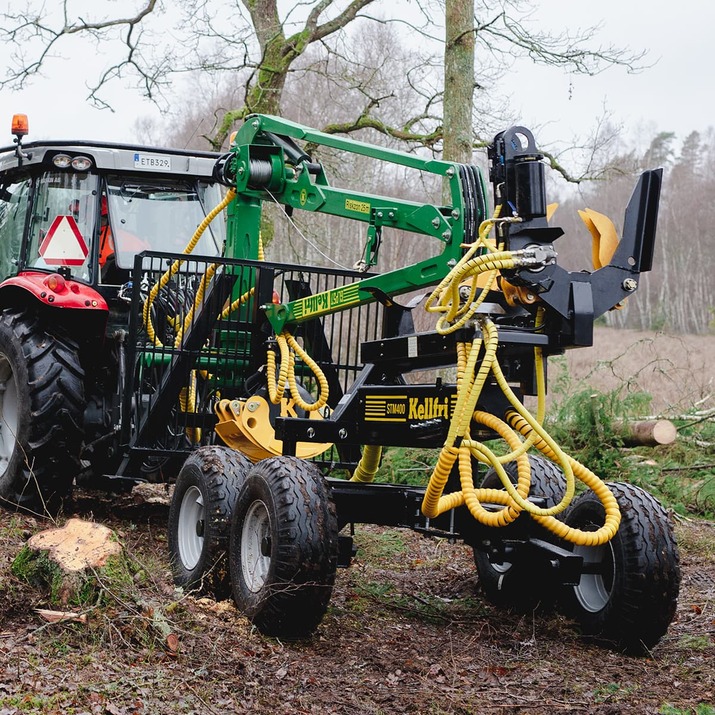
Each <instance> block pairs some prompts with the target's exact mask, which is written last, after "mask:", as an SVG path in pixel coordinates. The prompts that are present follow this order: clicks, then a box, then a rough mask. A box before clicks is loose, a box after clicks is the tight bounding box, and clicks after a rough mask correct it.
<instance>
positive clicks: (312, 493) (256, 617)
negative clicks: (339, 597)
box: [169, 446, 338, 638]
mask: <svg viewBox="0 0 715 715" xmlns="http://www.w3.org/2000/svg"><path fill="white" fill-rule="evenodd" d="M169 552H170V556H171V559H172V568H173V573H174V580H175V582H176V583H177V584H178V585H180V586H183V587H184V588H189V589H196V590H203V591H206V592H211V593H213V594H214V595H215V596H216V597H218V598H222V597H225V596H227V595H228V594H229V593H232V594H233V598H234V601H235V602H236V605H237V606H238V608H239V610H241V611H242V612H243V613H244V614H245V615H246V616H247V617H248V618H249V619H250V620H251V621H252V623H253V624H254V625H255V626H256V627H257V628H258V629H259V630H260V631H261V632H262V633H264V634H266V635H271V636H277V637H281V638H300V637H304V636H307V635H309V634H310V633H311V632H312V631H313V630H315V628H316V627H317V626H318V624H319V623H320V621H321V620H322V618H323V616H324V615H325V612H326V610H327V607H328V603H329V601H330V595H331V592H332V587H333V583H334V580H335V571H336V567H337V560H338V522H337V516H336V511H335V505H334V503H333V500H332V496H331V493H330V488H329V487H328V485H327V482H326V481H325V479H324V477H323V475H322V474H321V473H320V471H319V470H318V469H317V467H315V466H314V465H313V464H311V463H309V462H304V461H302V460H300V459H297V458H295V457H273V458H270V459H265V460H263V461H261V462H258V463H257V464H255V465H252V464H251V462H250V461H249V460H248V459H246V457H244V456H243V455H241V454H239V453H237V452H235V451H233V450H231V449H228V448H226V447H220V446H211V447H201V448H199V449H198V450H196V451H195V452H194V453H193V454H192V455H191V456H190V457H189V458H188V459H187V460H186V463H185V464H184V467H183V468H182V470H181V472H180V473H179V477H178V479H177V482H176V488H175V491H174V496H173V499H172V504H171V509H170V512H169Z"/></svg>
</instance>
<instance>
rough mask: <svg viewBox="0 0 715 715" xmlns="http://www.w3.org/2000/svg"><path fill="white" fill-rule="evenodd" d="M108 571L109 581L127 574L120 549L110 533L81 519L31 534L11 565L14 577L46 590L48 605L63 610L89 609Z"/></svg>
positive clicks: (107, 529)
mask: <svg viewBox="0 0 715 715" xmlns="http://www.w3.org/2000/svg"><path fill="white" fill-rule="evenodd" d="M108 570H111V572H112V573H111V574H109V575H108V579H109V580H110V581H111V580H114V579H115V578H116V573H117V571H119V572H123V573H127V569H126V564H125V563H124V554H123V549H122V546H121V545H120V544H119V542H118V541H117V540H116V536H115V534H114V532H113V531H112V530H111V529H109V528H107V527H106V526H102V525H101V524H96V523H94V522H89V521H83V520H81V519H70V520H69V521H67V523H66V524H65V525H64V526H62V527H60V528H55V529H47V530H46V531H41V532H40V533H38V534H35V535H34V536H32V537H31V538H30V539H29V540H28V542H27V543H26V544H25V546H24V547H23V549H22V551H21V552H20V553H19V554H18V555H17V557H16V558H15V560H14V561H13V564H12V572H13V573H14V574H15V576H17V577H18V578H21V579H22V580H24V581H27V582H28V583H30V584H32V585H35V586H37V587H40V588H47V589H49V593H50V602H51V603H52V604H53V605H55V606H63V607H66V606H67V605H75V606H84V605H89V604H90V603H91V602H92V601H93V600H95V599H96V598H97V596H98V594H99V592H100V591H101V582H102V580H103V574H105V573H106V572H107V571H108ZM130 578H131V577H130Z"/></svg>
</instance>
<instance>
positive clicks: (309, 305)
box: [292, 283, 360, 320]
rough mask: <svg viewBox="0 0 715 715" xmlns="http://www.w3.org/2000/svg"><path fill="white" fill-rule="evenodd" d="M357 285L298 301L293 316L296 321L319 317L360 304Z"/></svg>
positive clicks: (295, 303)
mask: <svg viewBox="0 0 715 715" xmlns="http://www.w3.org/2000/svg"><path fill="white" fill-rule="evenodd" d="M359 290H360V287H359V285H358V284H357V283H351V284H350V285H346V286H343V287H342V288H334V289H333V290H329V291H326V292H325V293H317V294H316V295H309V296H308V297H307V298H301V299H300V300H296V301H295V302H294V303H293V305H292V308H293V316H294V317H295V318H296V320H299V319H301V318H309V317H317V316H319V315H324V314H325V313H329V312H331V311H335V310H338V309H340V308H346V307H348V306H350V305H353V304H355V303H358V302H359V296H358V291H359Z"/></svg>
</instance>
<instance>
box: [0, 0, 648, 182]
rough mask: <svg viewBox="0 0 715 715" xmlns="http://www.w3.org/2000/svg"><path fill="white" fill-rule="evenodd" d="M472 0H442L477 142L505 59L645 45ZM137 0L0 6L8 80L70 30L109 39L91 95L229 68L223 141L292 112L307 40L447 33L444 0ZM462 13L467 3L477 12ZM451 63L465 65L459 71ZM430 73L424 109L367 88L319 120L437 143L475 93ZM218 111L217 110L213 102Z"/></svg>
mask: <svg viewBox="0 0 715 715" xmlns="http://www.w3.org/2000/svg"><path fill="white" fill-rule="evenodd" d="M472 2H473V0H446V9H447V11H448V12H447V19H448V22H449V23H451V22H452V19H451V18H452V12H453V11H455V10H456V11H458V13H457V14H458V15H459V17H460V18H461V19H460V21H459V23H460V24H459V25H454V27H456V29H455V30H454V31H453V30H452V29H450V30H448V32H449V33H450V35H449V37H448V38H447V45H446V47H447V52H448V54H449V52H450V51H452V50H453V51H454V53H453V57H454V58H455V60H456V62H457V64H455V65H452V64H450V63H451V59H450V58H447V61H446V63H445V66H446V76H445V78H444V79H445V80H446V82H447V84H446V87H447V88H448V87H449V83H450V80H451V79H453V78H455V77H458V78H459V79H464V80H465V81H467V82H468V83H470V84H471V86H472V87H475V86H476V87H478V88H479V95H478V98H479V102H478V103H479V105H480V108H481V109H480V112H479V113H478V114H477V115H476V116H474V115H473V116H472V120H473V126H474V127H475V130H476V132H475V133H476V137H472V138H473V140H474V141H476V143H480V142H481V140H482V139H483V138H484V137H488V131H489V130H490V129H491V128H492V126H493V122H490V121H489V119H490V116H491V112H490V110H489V108H488V107H487V108H484V107H485V104H486V101H485V100H487V99H488V97H489V91H490V89H491V87H492V84H493V81H494V80H495V79H496V78H498V77H499V76H500V75H502V74H503V73H504V72H506V71H508V69H509V67H510V65H511V63H512V62H513V59H514V58H515V57H517V56H521V57H529V58H531V59H532V60H533V61H535V62H541V63H546V64H549V65H554V66H557V67H560V68H563V69H565V70H566V71H571V72H579V73H586V74H595V73H597V72H600V71H602V70H603V69H604V68H606V67H608V66H611V65H620V66H624V67H626V68H629V69H632V68H634V67H635V66H636V65H637V64H638V62H639V60H640V55H639V54H637V53H636V54H633V53H629V52H627V51H624V50H621V49H618V48H614V47H597V48H596V49H592V48H590V47H589V43H591V42H592V41H593V40H594V32H595V30H593V29H589V30H586V31H583V32H579V33H576V34H571V33H558V34H549V33H546V32H543V31H542V30H540V29H539V28H538V27H535V26H534V24H533V21H532V20H531V17H530V16H531V12H532V11H533V0H479V2H478V3H477V10H476V17H471V7H472V6H471V3H472ZM460 3H462V4H461V5H460ZM135 5H137V7H136V9H135V10H134V11H133V12H127V13H126V14H122V15H121V16H116V15H115V14H112V11H113V10H114V9H115V8H114V4H113V3H111V4H110V3H109V0H97V1H95V2H93V3H92V4H91V6H89V5H87V4H86V3H85V2H83V1H82V0H62V1H61V2H58V3H42V2H41V1H40V0H27V2H26V4H25V6H20V5H17V6H15V8H14V9H13V10H8V11H6V12H3V13H2V14H0V17H1V18H2V24H1V27H0V41H2V42H3V43H4V45H5V48H6V50H9V51H10V57H9V60H8V61H7V63H6V67H5V75H4V77H3V78H2V79H0V88H3V87H10V88H21V87H23V86H24V85H25V84H26V83H27V82H29V81H31V80H32V79H34V78H35V77H36V76H37V75H38V74H40V73H41V72H42V71H43V68H45V67H46V66H47V65H48V64H49V63H51V62H53V61H55V60H56V59H57V57H58V56H61V55H62V53H63V52H64V51H65V45H66V43H68V42H70V41H72V40H73V39H74V40H75V41H77V40H79V39H81V40H83V41H85V42H87V43H95V44H96V45H97V46H99V45H101V48H102V53H103V56H105V55H106V57H107V66H105V67H103V68H102V69H99V70H98V71H97V72H96V73H95V74H94V75H90V76H89V77H88V96H89V98H90V100H91V101H93V102H95V104H97V105H98V106H107V104H108V101H107V99H106V96H107V95H106V89H107V87H108V86H109V85H110V84H111V83H113V82H117V81H123V82H132V83H134V84H135V85H136V86H137V88H138V89H140V91H141V92H142V93H143V94H144V95H145V96H146V97H148V98H150V99H153V100H154V101H156V102H159V103H162V102H165V101H166V99H167V97H168V96H169V92H170V90H171V87H172V81H173V80H174V79H176V78H181V77H189V76H191V77H193V76H194V75H196V74H199V75H202V76H208V77H210V78H211V82H212V83H213V84H214V85H215V86H225V85H224V83H223V82H222V81H221V78H222V77H230V78H231V80H232V82H233V84H234V86H236V85H237V84H238V83H239V81H240V83H241V84H242V85H243V87H244V88H245V89H244V91H243V92H242V93H241V96H240V97H239V96H234V97H232V98H231V101H232V104H231V105H230V106H224V107H222V109H221V110H220V111H218V112H217V113H216V122H215V126H212V127H211V132H210V134H207V137H206V138H207V140H208V141H209V142H210V144H211V146H212V147H214V148H220V147H221V146H222V145H223V144H224V142H225V139H226V137H227V136H228V134H229V132H230V131H231V130H232V128H233V127H234V126H235V125H236V123H237V122H238V121H240V120H241V119H242V118H243V117H245V116H246V115H247V114H248V113H251V112H263V113H269V114H270V113H273V114H276V113H286V112H285V109H286V108H285V107H284V106H282V104H281V100H282V97H283V93H284V91H285V88H286V82H287V79H288V78H289V76H290V74H291V73H292V72H294V71H296V70H297V69H299V68H301V69H302V71H305V65H301V64H300V60H301V58H304V57H305V56H306V53H307V51H308V50H309V49H310V48H319V52H317V53H314V54H313V56H314V57H315V56H318V57H322V59H324V58H325V57H326V56H337V57H341V59H343V60H349V58H348V57H346V56H345V55H342V56H341V54H340V50H341V42H342V41H343V40H344V37H345V30H346V28H347V27H348V26H352V25H353V24H354V23H355V22H357V21H362V22H371V23H372V24H375V23H380V24H383V23H386V22H389V23H392V24H394V25H395V27H397V28H398V33H399V32H400V31H401V30H402V28H404V27H405V26H406V25H407V26H409V30H410V33H411V34H412V35H415V33H417V34H418V35H419V36H421V38H422V39H423V42H422V44H423V45H424V47H428V48H430V51H431V52H432V53H433V54H434V55H437V56H439V55H440V54H441V47H442V45H443V37H442V36H441V31H440V29H439V28H440V27H441V26H442V23H443V21H444V16H445V9H444V7H441V6H440V5H437V6H432V5H428V4H424V5H422V4H421V3H418V4H417V5H416V9H417V16H416V17H414V18H394V17H389V15H388V13H389V10H390V8H389V7H387V6H386V4H383V3H379V2H378V0H305V2H301V3H295V4H288V5H287V6H280V7H279V4H278V1H277V0H240V2H235V1H234V2H222V1H221V0H185V2H184V3H182V5H181V8H180V9H178V10H177V9H176V8H174V7H172V8H168V7H165V6H164V5H162V4H161V3H160V2H157V0H135ZM413 7H415V6H413ZM370 13H373V14H370ZM380 13H382V14H380ZM465 13H469V16H470V19H469V21H466V17H467V15H466V14H465ZM470 25H471V27H470ZM472 46H474V47H475V48H476V52H477V57H478V62H477V71H476V76H475V73H474V72H472V70H471V69H470V68H469V67H468V65H467V64H464V63H468V62H469V58H468V56H469V55H470V53H471V47H472ZM419 54H424V53H423V52H420V53H419ZM457 57H458V59H456V58H457ZM455 67H457V68H458V69H457V72H459V75H455V73H454V72H455V70H454V68H455ZM459 68H462V69H459ZM89 71H90V72H91V71H92V70H91V69H90V70H89ZM423 80H424V75H422V76H419V75H417V76H413V77H410V76H409V75H408V76H406V77H405V78H404V79H403V78H402V77H399V82H398V81H396V82H395V84H399V83H402V82H407V84H408V85H409V86H410V87H411V89H412V90H413V91H414V92H415V93H416V94H417V95H422V99H423V107H422V110H421V111H418V112H417V113H416V114H414V115H412V116H409V117H406V118H403V121H401V122H397V123H392V122H390V121H389V120H388V119H387V115H388V114H389V112H385V108H386V107H388V105H389V102H386V101H385V99H386V97H384V96H379V95H372V94H365V95H364V96H363V98H362V102H361V103H359V104H358V105H356V106H354V107H353V112H352V115H351V116H350V117H347V118H345V119H342V120H339V121H336V120H334V118H333V117H332V116H326V117H325V120H324V121H323V122H321V124H327V126H326V129H327V130H328V131H334V132H348V131H359V130H362V129H365V128H371V129H372V130H374V131H377V132H379V133H382V134H384V135H386V136H391V137H396V138H398V139H400V140H406V141H409V142H413V143H421V144H423V145H427V146H431V147H435V146H437V145H438V144H440V145H441V141H442V138H443V135H444V130H443V127H444V126H445V125H447V124H449V125H450V127H452V126H457V119H456V114H455V112H462V113H463V112H464V111H465V110H466V107H469V108H471V107H472V104H473V103H472V102H469V101H468V99H465V100H464V101H463V102H461V103H460V100H458V99H456V98H455V99H454V104H452V103H451V102H452V98H453V97H454V95H453V94H450V90H449V89H446V90H445V92H446V94H444V99H445V101H446V102H447V105H445V107H444V110H442V107H441V104H442V99H443V92H442V90H441V89H439V88H433V86H432V84H434V86H435V87H438V85H439V83H438V82H434V83H430V82H428V83H427V85H429V89H428V90H427V91H425V87H424V86H420V83H421V81H423ZM457 96H458V94H457ZM211 113H212V110H209V111H207V112H206V114H209V115H210V114H211ZM328 114H329V113H328ZM443 119H444V121H443ZM458 126H459V127H461V128H460V129H459V130H458V131H456V130H455V135H456V134H459V138H458V140H457V141H458V143H460V144H461V145H462V146H466V132H465V129H464V128H463V127H464V123H463V121H460V122H459V124H458ZM450 141H451V139H449V138H448V139H447V153H448V154H449V153H452V149H451V148H449V143H450ZM557 168H558V165H557Z"/></svg>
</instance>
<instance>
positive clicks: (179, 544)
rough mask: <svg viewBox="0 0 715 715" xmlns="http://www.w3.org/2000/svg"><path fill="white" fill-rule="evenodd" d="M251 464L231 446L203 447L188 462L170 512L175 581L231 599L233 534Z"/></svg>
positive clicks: (182, 585) (184, 467) (171, 557)
mask: <svg viewBox="0 0 715 715" xmlns="http://www.w3.org/2000/svg"><path fill="white" fill-rule="evenodd" d="M250 468H251V461H250V460H249V459H248V458H247V457H246V456H245V455H243V454H241V453H240V452H236V451H235V450H233V449H230V448H228V447H224V446H219V445H212V446H208V447H200V448H199V449H197V450H196V451H195V452H193V453H192V454H191V455H189V457H188V458H187V460H186V461H185V462H184V465H183V467H182V468H181V471H180V472H179V476H178V477H177V480H176V485H175V486H174V494H173V496H172V499H171V506H170V508H169V534H168V542H169V558H170V559H171V568H172V572H173V576H174V583H175V584H176V585H177V586H181V587H182V588H184V589H187V590H192V589H193V590H196V591H197V592H200V593H206V594H211V595H213V596H215V597H216V598H218V599H223V598H228V597H229V596H230V595H231V581H230V576H229V566H228V548H229V535H230V533H231V520H232V518H233V510H234V507H235V505H236V500H237V498H238V492H239V490H240V488H241V485H242V484H243V482H244V480H245V478H246V474H247V473H248V471H249V470H250Z"/></svg>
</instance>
